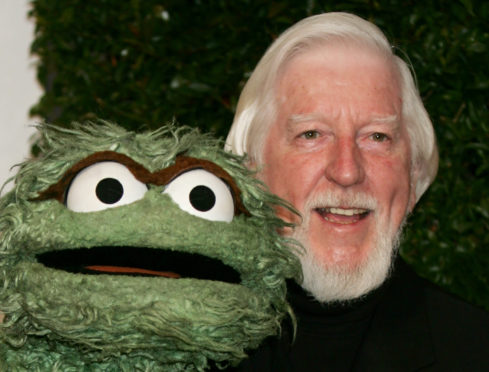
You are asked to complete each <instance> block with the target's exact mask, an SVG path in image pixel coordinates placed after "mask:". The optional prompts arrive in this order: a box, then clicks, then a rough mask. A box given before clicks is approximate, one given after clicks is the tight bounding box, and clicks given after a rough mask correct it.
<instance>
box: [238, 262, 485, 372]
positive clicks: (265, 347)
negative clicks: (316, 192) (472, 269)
mask: <svg viewBox="0 0 489 372" xmlns="http://www.w3.org/2000/svg"><path fill="white" fill-rule="evenodd" d="M287 287H288V300H289V302H290V304H291V306H292V308H293V310H294V314H295V316H296V318H297V329H296V337H295V339H294V337H293V327H292V325H291V322H290V320H288V321H285V322H284V323H283V325H282V333H281V335H280V336H278V337H277V336H276V337H269V338H267V339H266V340H265V341H264V342H263V343H262V345H261V346H260V347H259V348H258V349H257V350H255V351H251V352H250V353H249V355H250V357H249V358H248V359H246V360H245V361H243V362H242V364H241V365H240V366H239V367H238V368H237V369H232V370H233V371H248V372H249V371H254V372H299V371H300V372H304V371H307V372H322V371H328V372H329V371H333V372H346V371H353V372H358V371H361V372H366V371H367V372H370V371H372V372H384V371H388V372H391V371H396V372H413V371H420V370H423V371H489V357H488V356H487V350H489V316H488V314H487V313H486V312H484V311H482V310H480V309H478V308H475V307H473V306H471V305H469V304H467V303H465V302H463V301H460V300H459V299H458V298H456V297H454V296H451V295H449V294H446V293H445V292H444V291H442V290H440V288H438V287H436V286H434V285H432V284H431V283H429V282H427V281H426V280H424V279H421V278H420V277H418V276H417V275H416V274H415V273H414V272H413V271H412V270H411V269H410V268H409V267H408V266H407V265H406V264H405V263H404V261H403V260H402V259H400V258H399V259H397V260H396V263H395V269H394V271H393V274H392V275H391V277H390V278H389V279H388V280H386V281H385V282H384V283H383V284H382V286H381V287H380V288H378V289H376V290H375V291H372V292H371V293H369V294H368V295H366V296H365V297H363V298H360V299H357V300H355V301H351V302H349V303H347V304H321V303H319V302H317V301H316V300H315V299H314V298H313V297H312V296H310V295H309V294H307V293H306V292H305V291H304V290H303V289H302V288H301V287H300V286H298V285H297V284H295V283H292V282H291V283H288V286H287Z"/></svg>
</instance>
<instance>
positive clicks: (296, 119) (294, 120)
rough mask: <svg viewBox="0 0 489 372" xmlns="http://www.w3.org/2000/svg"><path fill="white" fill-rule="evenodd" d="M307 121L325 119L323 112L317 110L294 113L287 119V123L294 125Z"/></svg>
mask: <svg viewBox="0 0 489 372" xmlns="http://www.w3.org/2000/svg"><path fill="white" fill-rule="evenodd" d="M308 121H326V118H325V116H324V115H323V114H321V113H319V112H311V113H308V114H294V115H291V116H290V117H289V118H288V119H287V124H290V125H294V124H298V123H304V122H308Z"/></svg>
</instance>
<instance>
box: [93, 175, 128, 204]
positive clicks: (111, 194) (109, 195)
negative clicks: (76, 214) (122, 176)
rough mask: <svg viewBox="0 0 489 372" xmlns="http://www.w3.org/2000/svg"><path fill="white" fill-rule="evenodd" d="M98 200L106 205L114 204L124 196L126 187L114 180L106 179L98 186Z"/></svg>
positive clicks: (96, 191)
mask: <svg viewBox="0 0 489 372" xmlns="http://www.w3.org/2000/svg"><path fill="white" fill-rule="evenodd" d="M95 193H96V194H97V198H98V199H99V200H100V201H101V202H102V203H105V204H114V203H117V202H118V201H119V200H121V198H122V195H124V187H122V185H121V183H120V182H119V181H117V180H116V179H114V178H104V179H103V180H101V181H100V182H99V183H98V184H97V188H96V190H95Z"/></svg>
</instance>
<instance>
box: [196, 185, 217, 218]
mask: <svg viewBox="0 0 489 372" xmlns="http://www.w3.org/2000/svg"><path fill="white" fill-rule="evenodd" d="M189 200H190V204H192V206H193V207H194V208H195V209H197V210H199V211H201V212H207V211H208V210H210V209H212V207H213V206H214V205H215V204H216V195H215V194H214V192H213V191H212V190H211V189H210V188H208V187H207V186H202V185H199V186H195V187H194V188H193V189H192V191H190V195H189Z"/></svg>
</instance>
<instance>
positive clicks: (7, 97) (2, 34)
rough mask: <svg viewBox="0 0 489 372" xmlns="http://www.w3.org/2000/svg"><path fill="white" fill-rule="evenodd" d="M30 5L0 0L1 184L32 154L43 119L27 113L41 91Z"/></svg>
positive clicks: (24, 2) (26, 0) (25, 0)
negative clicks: (32, 52)
mask: <svg viewBox="0 0 489 372" xmlns="http://www.w3.org/2000/svg"><path fill="white" fill-rule="evenodd" d="M29 6H30V5H29V1H28V0H0V185H3V183H4V182H5V181H6V180H7V178H9V177H10V176H12V175H14V174H15V173H16V172H17V170H16V168H14V169H13V170H10V168H11V167H12V166H13V165H14V164H17V163H19V162H22V161H23V160H25V159H26V158H27V157H28V156H29V151H30V138H31V137H32V135H33V133H34V132H35V130H34V128H32V125H34V124H35V123H37V122H39V121H40V120H39V118H30V117H29V115H28V114H29V109H30V107H31V106H33V105H34V104H35V103H37V101H38V99H39V97H40V95H41V93H42V90H41V88H40V86H39V84H38V83H37V79H36V65H35V64H36V58H35V57H33V56H31V55H30V53H29V48H30V45H31V43H32V40H33V37H34V20H33V19H28V18H27V13H28V10H29ZM11 187H12V185H11V184H9V185H8V186H7V187H6V189H7V190H8V189H10V188H11ZM4 192H5V190H4Z"/></svg>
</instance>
